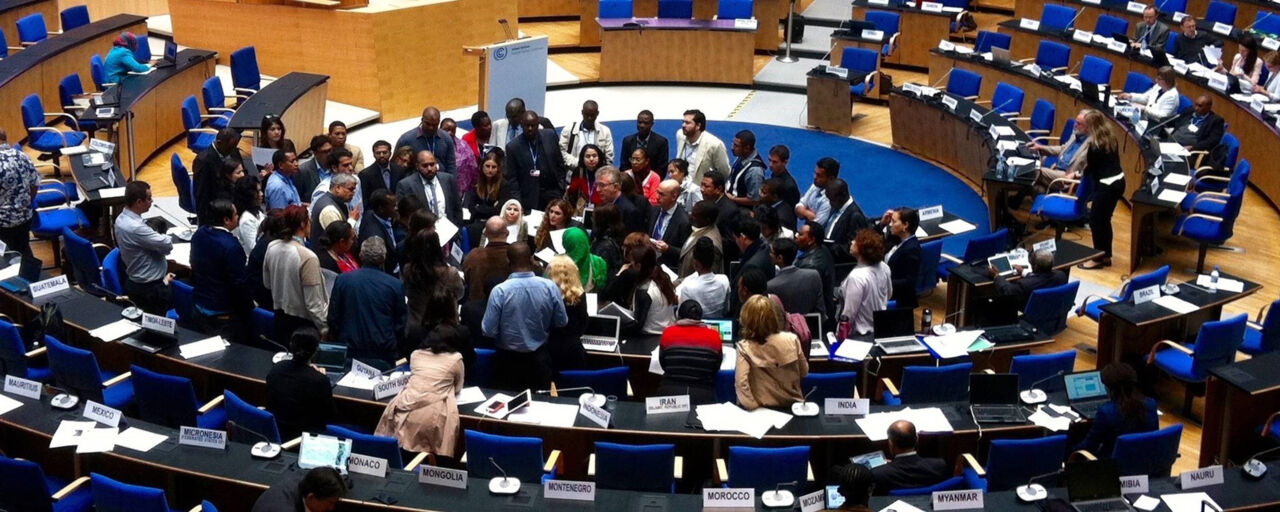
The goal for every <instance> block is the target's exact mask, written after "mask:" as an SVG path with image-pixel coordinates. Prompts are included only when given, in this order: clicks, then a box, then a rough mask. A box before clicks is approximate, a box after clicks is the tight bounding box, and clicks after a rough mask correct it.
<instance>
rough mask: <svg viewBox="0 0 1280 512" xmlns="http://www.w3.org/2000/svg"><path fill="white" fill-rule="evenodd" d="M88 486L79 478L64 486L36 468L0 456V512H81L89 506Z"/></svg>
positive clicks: (61, 480)
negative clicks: (0, 511)
mask: <svg viewBox="0 0 1280 512" xmlns="http://www.w3.org/2000/svg"><path fill="white" fill-rule="evenodd" d="M88 482H89V478H88V477H81V478H78V479H76V480H75V481H73V482H71V483H70V484H68V483H67V481H66V480H63V479H61V478H56V477H51V476H48V475H45V473H44V469H43V468H41V467H40V465H39V464H36V463H34V462H31V461H29V460H21V459H11V458H9V457H5V456H4V455H0V510H15V511H17V510H21V511H23V512H84V511H87V510H90V509H91V508H92V505H93V494H92V493H91V492H90V491H89V489H88V488H87V487H84V484H86V483H88Z"/></svg>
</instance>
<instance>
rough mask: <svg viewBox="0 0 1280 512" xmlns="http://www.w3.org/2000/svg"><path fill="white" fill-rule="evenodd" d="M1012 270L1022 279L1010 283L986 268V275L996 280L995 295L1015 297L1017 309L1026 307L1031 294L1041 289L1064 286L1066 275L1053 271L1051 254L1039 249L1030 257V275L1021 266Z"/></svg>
mask: <svg viewBox="0 0 1280 512" xmlns="http://www.w3.org/2000/svg"><path fill="white" fill-rule="evenodd" d="M1013 268H1014V270H1016V271H1018V273H1019V274H1022V279H1019V280H1017V281H1014V282H1012V283H1010V282H1009V281H1006V280H1005V278H1004V276H1002V275H1000V274H998V273H996V269H995V267H987V275H990V276H991V278H992V279H995V280H996V293H997V294H999V295H1017V296H1018V309H1019V310H1021V309H1023V308H1025V307H1026V306H1027V300H1028V299H1030V298H1031V292H1034V291H1036V290H1039V289H1041V288H1049V287H1053V286H1058V285H1061V284H1066V282H1067V274H1066V273H1064V272H1063V271H1061V270H1054V269H1053V253H1051V252H1049V251H1047V250H1044V249H1041V250H1039V251H1036V252H1035V254H1032V255H1031V273H1030V274H1025V271H1026V269H1024V268H1022V265H1014V267H1013Z"/></svg>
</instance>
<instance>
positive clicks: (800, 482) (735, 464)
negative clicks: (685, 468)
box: [716, 446, 813, 494]
mask: <svg viewBox="0 0 1280 512" xmlns="http://www.w3.org/2000/svg"><path fill="white" fill-rule="evenodd" d="M716 477H717V480H718V481H719V482H722V485H724V486H725V487H729V488H744V487H750V488H753V489H755V490H756V492H757V493H758V492H762V491H764V490H767V489H773V488H775V487H776V486H777V485H778V484H779V483H781V482H797V484H796V487H795V489H796V491H798V492H797V493H796V494H802V493H803V492H804V488H805V485H806V484H807V483H808V482H812V481H813V469H812V468H811V467H809V447H808V446H788V447H784V448H756V447H753V446H730V447H729V463H728V465H727V466H726V464H725V461H724V459H719V458H717V459H716Z"/></svg>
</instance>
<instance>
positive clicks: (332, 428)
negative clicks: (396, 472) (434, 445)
mask: <svg viewBox="0 0 1280 512" xmlns="http://www.w3.org/2000/svg"><path fill="white" fill-rule="evenodd" d="M325 434H327V435H331V436H334V437H340V438H344V439H350V440H351V453H358V454H360V455H368V456H370V457H377V458H380V459H386V461H387V464H388V465H390V466H392V467H397V468H398V467H403V468H404V470H405V471H413V469H414V468H416V467H417V466H418V464H421V463H422V461H423V459H426V458H427V454H426V453H419V454H417V455H415V456H414V457H413V459H412V460H411V461H409V464H408V465H405V463H404V457H403V456H401V450H400V442H399V441H398V440H396V438H394V437H387V436H377V435H373V434H366V433H363V432H357V431H355V430H351V429H349V428H346V427H343V426H340V425H325Z"/></svg>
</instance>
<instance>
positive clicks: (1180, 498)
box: [1160, 492, 1222, 512]
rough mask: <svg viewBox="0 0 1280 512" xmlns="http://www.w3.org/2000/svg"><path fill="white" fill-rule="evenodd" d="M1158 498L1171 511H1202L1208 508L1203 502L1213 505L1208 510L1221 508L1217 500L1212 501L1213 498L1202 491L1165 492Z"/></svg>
mask: <svg viewBox="0 0 1280 512" xmlns="http://www.w3.org/2000/svg"><path fill="white" fill-rule="evenodd" d="M1160 499H1161V500H1162V501H1164V504H1165V506H1166V507H1169V510H1170V511H1172V512H1202V511H1203V510H1205V509H1206V508H1208V507H1205V506H1204V504H1205V503H1210V504H1212V505H1213V507H1212V508H1210V510H1222V507H1220V506H1218V502H1216V501H1213V498H1210V497H1209V495H1208V494H1205V493H1203V492H1184V493H1180V494H1165V495H1163V496H1160Z"/></svg>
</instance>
